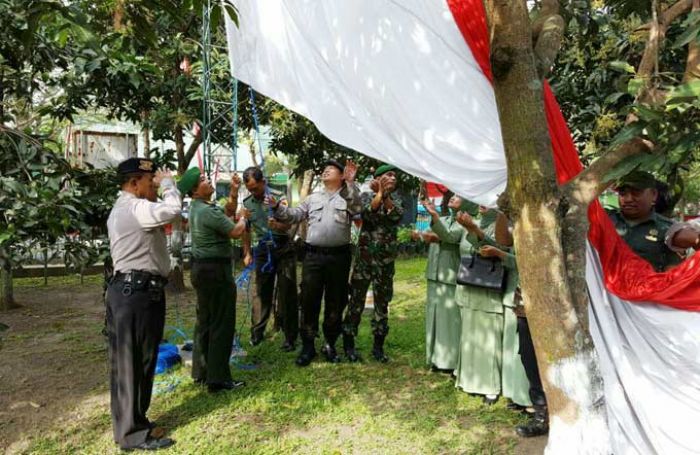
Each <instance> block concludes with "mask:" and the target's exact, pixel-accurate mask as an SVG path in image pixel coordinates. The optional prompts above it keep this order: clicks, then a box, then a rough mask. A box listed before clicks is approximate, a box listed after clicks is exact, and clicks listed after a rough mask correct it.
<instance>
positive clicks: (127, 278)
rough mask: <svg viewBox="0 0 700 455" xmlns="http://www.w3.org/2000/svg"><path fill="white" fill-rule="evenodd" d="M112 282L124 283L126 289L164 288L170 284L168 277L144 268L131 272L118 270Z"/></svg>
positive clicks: (129, 290)
mask: <svg viewBox="0 0 700 455" xmlns="http://www.w3.org/2000/svg"><path fill="white" fill-rule="evenodd" d="M111 282H112V283H124V287H125V291H127V288H128V292H129V293H131V291H132V290H135V291H144V290H150V289H156V290H157V289H163V288H164V287H165V285H166V284H168V279H167V278H164V277H162V276H160V275H158V274H155V273H151V272H146V271H143V270H132V271H130V272H116V273H115V274H114V276H113V277H112V281H111Z"/></svg>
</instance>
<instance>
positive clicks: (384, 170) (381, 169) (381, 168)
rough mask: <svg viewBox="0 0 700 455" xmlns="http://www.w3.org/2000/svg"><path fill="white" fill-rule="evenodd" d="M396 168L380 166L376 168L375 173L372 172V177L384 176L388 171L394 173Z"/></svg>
mask: <svg viewBox="0 0 700 455" xmlns="http://www.w3.org/2000/svg"><path fill="white" fill-rule="evenodd" d="M397 169H398V168H397V167H396V166H394V165H393V164H382V165H381V166H379V167H378V168H377V170H376V171H374V176H375V177H379V176H380V175H382V174H386V173H387V172H389V171H395V170H397Z"/></svg>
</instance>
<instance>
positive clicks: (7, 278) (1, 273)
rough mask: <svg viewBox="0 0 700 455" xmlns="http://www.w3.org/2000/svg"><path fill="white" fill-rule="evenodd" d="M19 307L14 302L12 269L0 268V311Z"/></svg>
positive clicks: (7, 267)
mask: <svg viewBox="0 0 700 455" xmlns="http://www.w3.org/2000/svg"><path fill="white" fill-rule="evenodd" d="M17 307H19V305H17V303H16V302H15V295H14V291H13V289H12V268H11V267H9V266H5V267H2V268H0V310H11V309H13V308H17Z"/></svg>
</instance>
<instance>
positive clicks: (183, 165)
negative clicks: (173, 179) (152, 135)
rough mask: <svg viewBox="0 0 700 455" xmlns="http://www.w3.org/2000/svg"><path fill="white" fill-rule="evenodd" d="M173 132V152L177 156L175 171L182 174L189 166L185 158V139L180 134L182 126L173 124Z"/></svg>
mask: <svg viewBox="0 0 700 455" xmlns="http://www.w3.org/2000/svg"><path fill="white" fill-rule="evenodd" d="M173 132H174V133H175V134H174V136H175V154H176V156H177V172H178V174H180V175H182V174H184V173H185V171H186V170H187V166H189V164H190V163H189V161H187V160H186V159H185V139H184V137H183V136H182V127H181V126H175V129H174V131H173Z"/></svg>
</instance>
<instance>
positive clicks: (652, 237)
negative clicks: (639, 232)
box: [644, 229, 659, 242]
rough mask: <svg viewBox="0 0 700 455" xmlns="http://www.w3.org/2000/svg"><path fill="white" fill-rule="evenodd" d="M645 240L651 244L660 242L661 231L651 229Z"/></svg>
mask: <svg viewBox="0 0 700 455" xmlns="http://www.w3.org/2000/svg"><path fill="white" fill-rule="evenodd" d="M644 238H645V239H647V240H649V241H651V242H656V241H658V240H659V231H657V230H656V229H649V233H648V234H647V235H646V236H645V237H644Z"/></svg>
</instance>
